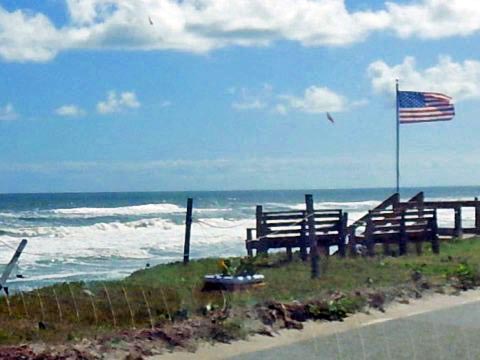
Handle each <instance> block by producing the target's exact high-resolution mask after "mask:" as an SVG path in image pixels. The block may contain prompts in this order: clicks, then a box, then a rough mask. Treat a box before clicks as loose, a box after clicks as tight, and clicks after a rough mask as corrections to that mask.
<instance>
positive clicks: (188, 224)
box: [183, 198, 193, 265]
mask: <svg viewBox="0 0 480 360" xmlns="http://www.w3.org/2000/svg"><path fill="white" fill-rule="evenodd" d="M192 212H193V199H192V198H188V200H187V215H186V218H185V242H184V244H183V264H184V265H186V264H188V262H189V261H190V234H191V230H192Z"/></svg>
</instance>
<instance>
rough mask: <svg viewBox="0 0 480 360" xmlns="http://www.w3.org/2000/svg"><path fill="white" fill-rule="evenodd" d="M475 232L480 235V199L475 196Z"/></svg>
mask: <svg viewBox="0 0 480 360" xmlns="http://www.w3.org/2000/svg"><path fill="white" fill-rule="evenodd" d="M475 234H477V235H480V201H478V197H475Z"/></svg>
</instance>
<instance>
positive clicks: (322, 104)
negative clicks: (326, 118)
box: [280, 86, 347, 113]
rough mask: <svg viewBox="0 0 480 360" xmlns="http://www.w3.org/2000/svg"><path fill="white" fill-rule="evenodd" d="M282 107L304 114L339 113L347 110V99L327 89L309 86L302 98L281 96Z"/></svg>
mask: <svg viewBox="0 0 480 360" xmlns="http://www.w3.org/2000/svg"><path fill="white" fill-rule="evenodd" d="M280 98H281V99H283V100H284V103H283V106H284V110H286V109H295V110H298V111H302V112H306V113H322V112H327V111H328V112H339V111H344V110H346V108H347V99H346V98H345V97H343V96H342V95H339V94H337V93H335V92H334V91H332V90H330V89H329V88H327V87H321V86H310V87H308V88H307V89H305V91H304V93H303V96H301V97H297V96H291V95H282V96H280Z"/></svg>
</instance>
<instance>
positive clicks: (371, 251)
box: [365, 211, 375, 256]
mask: <svg viewBox="0 0 480 360" xmlns="http://www.w3.org/2000/svg"><path fill="white" fill-rule="evenodd" d="M365 245H366V246H367V255H368V256H375V242H374V239H373V221H372V216H371V211H369V212H368V218H367V225H366V226H365Z"/></svg>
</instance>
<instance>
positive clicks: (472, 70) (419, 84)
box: [367, 56, 480, 100]
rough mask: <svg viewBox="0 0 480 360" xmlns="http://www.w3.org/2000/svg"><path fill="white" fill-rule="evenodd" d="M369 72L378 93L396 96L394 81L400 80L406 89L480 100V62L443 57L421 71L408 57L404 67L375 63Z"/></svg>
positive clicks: (455, 98)
mask: <svg viewBox="0 0 480 360" xmlns="http://www.w3.org/2000/svg"><path fill="white" fill-rule="evenodd" d="M367 72H368V76H369V77H370V80H371V84H372V87H373V89H374V90H375V91H376V92H384V93H393V92H394V91H395V79H399V80H400V85H401V88H402V89H405V90H418V91H439V92H444V93H446V94H448V95H450V96H452V97H453V98H454V100H465V99H473V98H480V61H475V60H465V61H463V62H455V61H453V60H452V59H451V58H450V57H448V56H441V57H439V59H438V63H437V64H435V65H434V66H431V67H428V68H425V69H418V67H417V64H416V61H415V58H414V57H406V58H405V59H404V60H403V62H402V63H401V64H398V65H392V66H390V65H388V64H386V63H385V62H384V61H381V60H378V61H375V62H373V63H371V64H370V65H369V67H368V70H367Z"/></svg>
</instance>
